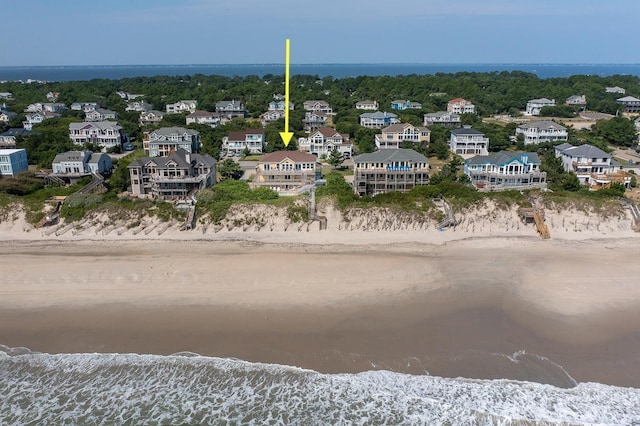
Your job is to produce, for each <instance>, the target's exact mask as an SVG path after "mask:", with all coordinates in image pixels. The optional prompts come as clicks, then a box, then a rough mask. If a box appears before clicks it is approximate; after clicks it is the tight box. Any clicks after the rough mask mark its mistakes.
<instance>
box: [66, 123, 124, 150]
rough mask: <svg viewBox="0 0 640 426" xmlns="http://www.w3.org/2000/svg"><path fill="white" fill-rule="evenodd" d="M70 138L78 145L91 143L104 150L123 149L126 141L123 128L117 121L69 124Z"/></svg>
mask: <svg viewBox="0 0 640 426" xmlns="http://www.w3.org/2000/svg"><path fill="white" fill-rule="evenodd" d="M69 138H70V139H71V141H72V142H73V143H74V144H76V145H83V144H85V143H90V144H94V145H98V146H99V147H101V148H104V149H108V148H113V147H116V146H119V147H122V144H123V142H124V141H125V139H126V138H125V135H124V131H123V130H122V126H121V125H120V124H118V123H117V122H115V121H96V122H85V123H69Z"/></svg>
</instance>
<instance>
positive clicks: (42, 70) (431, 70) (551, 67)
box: [0, 64, 640, 81]
mask: <svg viewBox="0 0 640 426" xmlns="http://www.w3.org/2000/svg"><path fill="white" fill-rule="evenodd" d="M461 71H466V72H493V71H525V72H529V73H533V74H536V75H537V76H538V77H540V78H550V77H570V76H572V75H598V76H602V77H606V76H611V75H634V76H640V64H292V65H291V74H293V75H295V74H304V75H317V76H319V77H328V76H331V77H334V78H344V77H356V76H363V75H368V76H385V75H388V76H398V75H409V74H436V73H456V72H461ZM194 74H204V75H222V76H226V77H234V76H239V77H245V76H248V75H257V76H259V77H263V76H264V75H266V74H284V65H283V64H249V65H118V66H106V65H105V66H42V67H0V81H5V80H8V81H18V80H21V81H27V80H29V79H31V80H37V81H78V80H91V79H96V78H100V79H121V78H129V77H150V76H157V75H168V76H187V75H194Z"/></svg>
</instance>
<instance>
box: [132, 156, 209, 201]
mask: <svg viewBox="0 0 640 426" xmlns="http://www.w3.org/2000/svg"><path fill="white" fill-rule="evenodd" d="M128 169H129V176H130V178H131V194H132V195H136V196H139V197H151V198H159V199H163V200H173V199H179V198H185V197H187V196H189V195H191V194H193V193H194V192H195V191H197V190H200V189H204V188H208V187H210V186H211V185H213V184H214V183H216V160H215V159H214V158H213V157H211V156H209V155H200V154H192V153H190V152H188V151H186V150H184V149H178V150H177V151H174V152H172V153H171V154H170V155H169V156H166V157H148V158H140V159H138V160H133V161H132V162H131V163H130V164H129V166H128Z"/></svg>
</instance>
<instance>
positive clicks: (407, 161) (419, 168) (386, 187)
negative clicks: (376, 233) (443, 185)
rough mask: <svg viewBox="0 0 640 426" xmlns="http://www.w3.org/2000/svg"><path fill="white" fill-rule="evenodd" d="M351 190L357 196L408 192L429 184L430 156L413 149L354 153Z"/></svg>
mask: <svg viewBox="0 0 640 426" xmlns="http://www.w3.org/2000/svg"><path fill="white" fill-rule="evenodd" d="M353 163H354V168H353V175H354V176H353V190H354V192H355V193H356V194H358V195H360V196H364V195H378V194H386V193H387V192H394V191H397V192H408V191H410V190H411V189H413V188H415V187H416V186H420V185H428V184H429V169H430V166H429V160H428V159H427V157H425V156H424V155H422V154H420V153H418V152H416V151H414V150H412V149H402V148H400V149H380V150H378V151H375V152H371V153H368V154H360V155H356V156H355V157H353Z"/></svg>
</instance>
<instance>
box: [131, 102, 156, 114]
mask: <svg viewBox="0 0 640 426" xmlns="http://www.w3.org/2000/svg"><path fill="white" fill-rule="evenodd" d="M151 109H153V105H151V104H150V103H149V102H147V101H133V102H129V103H128V104H127V107H126V108H125V111H136V112H146V111H151Z"/></svg>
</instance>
